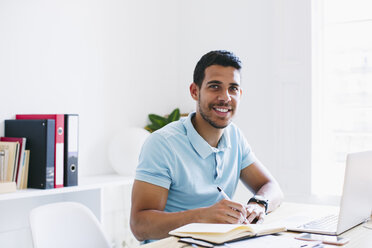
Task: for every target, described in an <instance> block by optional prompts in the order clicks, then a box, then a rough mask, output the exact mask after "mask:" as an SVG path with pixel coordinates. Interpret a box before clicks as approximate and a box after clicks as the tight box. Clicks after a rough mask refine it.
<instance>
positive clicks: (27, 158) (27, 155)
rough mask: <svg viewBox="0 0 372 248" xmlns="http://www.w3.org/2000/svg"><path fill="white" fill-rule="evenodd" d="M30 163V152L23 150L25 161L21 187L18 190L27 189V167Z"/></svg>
mask: <svg viewBox="0 0 372 248" xmlns="http://www.w3.org/2000/svg"><path fill="white" fill-rule="evenodd" d="M29 163H30V150H25V159H24V164H23V167H22V173H21V185H20V188H19V189H27V178H28V166H29Z"/></svg>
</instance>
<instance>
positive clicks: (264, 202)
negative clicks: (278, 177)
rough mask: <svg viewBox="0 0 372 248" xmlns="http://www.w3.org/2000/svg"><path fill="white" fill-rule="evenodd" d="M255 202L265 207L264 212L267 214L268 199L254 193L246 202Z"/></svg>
mask: <svg viewBox="0 0 372 248" xmlns="http://www.w3.org/2000/svg"><path fill="white" fill-rule="evenodd" d="M251 202H256V203H258V204H261V205H263V206H264V207H265V214H267V207H268V205H269V200H267V199H265V198H263V196H260V195H254V196H253V197H252V198H251V199H249V201H248V203H247V204H249V203H251Z"/></svg>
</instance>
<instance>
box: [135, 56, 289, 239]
mask: <svg viewBox="0 0 372 248" xmlns="http://www.w3.org/2000/svg"><path fill="white" fill-rule="evenodd" d="M240 69H241V62H240V60H239V59H238V58H237V57H236V56H235V55H234V54H233V53H231V52H228V51H212V52H209V53H207V54H205V55H204V56H203V57H202V58H201V59H200V61H199V62H198V63H197V65H196V67H195V70H194V82H193V83H192V84H191V85H190V94H191V96H192V98H193V99H194V100H195V101H196V102H197V106H196V112H195V113H191V114H190V115H189V116H188V117H187V118H183V119H181V120H179V121H176V122H173V123H170V124H168V125H167V126H165V127H164V128H162V129H160V130H158V131H156V132H154V133H153V134H151V135H150V137H149V138H148V139H147V141H146V142H145V144H144V145H143V147H142V151H141V155H140V158H139V165H138V168H137V171H136V176H135V181H134V184H133V191H132V209H131V220H130V225H131V229H132V232H133V234H134V235H135V237H136V238H137V239H138V240H140V241H142V240H151V239H161V238H164V237H167V236H168V232H169V231H170V230H173V229H175V228H177V227H180V226H182V225H185V224H188V223H195V222H205V223H251V222H253V221H257V222H258V223H260V222H262V221H263V218H264V216H265V213H267V212H270V211H272V210H274V209H275V208H277V207H278V206H279V205H280V203H281V199H282V192H281V190H280V187H279V185H278V184H277V182H276V181H275V179H274V178H273V177H272V176H271V175H270V173H269V172H268V171H267V170H266V169H265V168H264V166H263V165H262V164H261V163H260V162H259V161H258V160H257V158H256V157H255V155H254V154H253V152H252V151H251V148H250V146H249V145H248V143H247V141H246V139H245V138H244V136H243V134H242V132H241V131H240V130H239V129H238V128H237V127H236V126H235V125H234V124H233V123H232V118H233V117H234V115H235V114H236V111H237V109H238V106H239V101H240V97H241V94H242V89H241V87H240ZM239 179H241V180H242V181H243V183H244V184H245V185H246V186H247V187H248V188H249V189H250V190H251V191H253V192H254V193H255V196H254V198H251V199H250V200H249V203H248V204H247V205H242V204H240V203H238V202H234V201H232V200H230V199H229V198H228V197H225V198H224V197H223V195H222V194H221V193H220V192H219V191H218V190H217V186H218V187H221V188H222V189H223V190H224V191H225V192H226V194H227V196H229V197H231V196H232V195H233V194H234V192H235V189H236V186H237V183H238V180H239Z"/></svg>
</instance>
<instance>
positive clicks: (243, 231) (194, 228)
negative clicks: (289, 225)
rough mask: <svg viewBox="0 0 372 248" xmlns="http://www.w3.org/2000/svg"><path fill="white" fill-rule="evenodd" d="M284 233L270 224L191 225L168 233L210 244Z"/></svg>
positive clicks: (279, 227)
mask: <svg viewBox="0 0 372 248" xmlns="http://www.w3.org/2000/svg"><path fill="white" fill-rule="evenodd" d="M284 231H286V228H285V227H284V226H280V225H277V224H275V225H270V224H246V225H244V224H241V225H239V224H210V223H191V224H187V225H184V226H181V227H179V228H177V229H175V230H172V231H170V232H169V234H170V235H172V236H177V237H190V238H193V239H199V240H204V241H207V242H210V243H212V244H223V243H225V242H230V241H237V240H241V239H246V238H251V237H257V236H263V235H267V234H274V233H279V232H284Z"/></svg>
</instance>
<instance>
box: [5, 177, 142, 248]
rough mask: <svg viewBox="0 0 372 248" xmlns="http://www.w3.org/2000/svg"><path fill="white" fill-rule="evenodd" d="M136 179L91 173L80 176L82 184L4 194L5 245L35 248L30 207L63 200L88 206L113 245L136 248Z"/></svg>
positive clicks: (10, 247) (17, 247)
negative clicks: (133, 203)
mask: <svg viewBox="0 0 372 248" xmlns="http://www.w3.org/2000/svg"><path fill="white" fill-rule="evenodd" d="M132 182H133V178H131V177H123V176H119V175H103V176H90V177H81V178H79V186H74V187H65V188H58V189H49V190H39V189H26V190H18V191H16V192H13V193H7V194H0V244H1V247H2V248H19V247H22V248H32V247H33V246H32V237H31V231H30V227H29V219H28V218H29V217H28V216H29V212H30V210H31V209H33V208H35V207H37V206H40V205H43V204H47V203H52V202H59V201H74V202H79V203H82V204H84V205H86V206H87V207H88V208H90V209H91V210H92V212H93V213H94V214H95V215H96V216H97V218H98V219H99V220H100V221H101V223H102V224H103V228H104V230H105V232H106V233H107V234H108V236H109V238H110V239H111V240H112V243H113V247H115V248H121V247H133V246H135V245H136V242H135V241H134V239H133V238H132V237H131V236H130V235H131V234H130V230H129V224H128V222H129V211H130V192H131V185H132ZM121 222H124V223H121ZM118 227H119V228H118Z"/></svg>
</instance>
